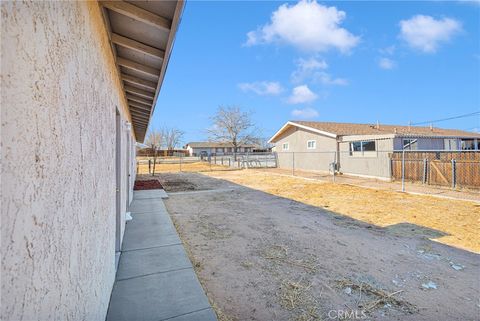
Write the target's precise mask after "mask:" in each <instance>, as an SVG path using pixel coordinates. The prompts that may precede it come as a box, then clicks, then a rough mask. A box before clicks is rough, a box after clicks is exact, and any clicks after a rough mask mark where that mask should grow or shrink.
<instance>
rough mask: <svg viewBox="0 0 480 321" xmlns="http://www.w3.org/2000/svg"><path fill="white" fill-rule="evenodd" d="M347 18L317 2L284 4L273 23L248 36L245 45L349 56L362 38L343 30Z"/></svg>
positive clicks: (336, 10) (339, 11) (305, 1)
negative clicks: (279, 45) (333, 51)
mask: <svg viewBox="0 0 480 321" xmlns="http://www.w3.org/2000/svg"><path fill="white" fill-rule="evenodd" d="M345 17H346V14H345V12H344V11H341V10H338V9H337V8H336V7H333V6H332V7H327V6H324V5H321V4H318V3H317V1H316V0H313V1H308V0H302V1H300V2H298V3H296V4H294V5H288V4H283V5H281V6H280V7H279V8H278V9H277V10H276V11H274V12H273V13H272V16H271V18H270V23H267V24H266V25H264V26H263V27H260V28H259V29H257V30H255V31H250V32H249V33H247V41H246V43H245V45H246V46H253V45H257V44H264V43H285V44H289V45H292V46H294V47H295V48H298V49H300V50H304V51H310V52H325V51H328V50H330V49H337V50H339V51H340V52H342V53H347V52H349V51H350V50H351V49H352V48H353V47H355V46H356V45H357V44H358V42H359V41H360V38H359V37H357V36H355V35H353V34H352V33H350V32H349V31H348V30H346V29H345V28H342V27H340V25H341V23H342V22H343V20H345Z"/></svg>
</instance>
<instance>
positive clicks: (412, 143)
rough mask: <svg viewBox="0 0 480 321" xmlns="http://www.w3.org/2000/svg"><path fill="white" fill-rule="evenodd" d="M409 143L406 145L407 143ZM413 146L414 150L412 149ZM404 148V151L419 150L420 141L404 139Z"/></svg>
mask: <svg viewBox="0 0 480 321" xmlns="http://www.w3.org/2000/svg"><path fill="white" fill-rule="evenodd" d="M406 141H408V143H406V144H405V142H406ZM412 146H413V147H414V148H412ZM402 148H403V149H404V150H417V149H418V139H416V138H402Z"/></svg>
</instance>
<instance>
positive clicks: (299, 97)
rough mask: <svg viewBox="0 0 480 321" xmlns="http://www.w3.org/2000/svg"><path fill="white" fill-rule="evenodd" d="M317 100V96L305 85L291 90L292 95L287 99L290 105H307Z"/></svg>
mask: <svg viewBox="0 0 480 321" xmlns="http://www.w3.org/2000/svg"><path fill="white" fill-rule="evenodd" d="M317 98H318V96H317V94H315V93H314V92H313V91H311V90H310V88H308V86H307V85H301V86H297V87H295V88H293V91H292V95H291V96H290V97H289V98H288V102H289V103H290V104H303V103H309V102H312V101H314V100H316V99H317Z"/></svg>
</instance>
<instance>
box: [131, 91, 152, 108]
mask: <svg viewBox="0 0 480 321" xmlns="http://www.w3.org/2000/svg"><path fill="white" fill-rule="evenodd" d="M127 99H128V100H132V101H136V102H137V103H141V104H145V105H147V106H152V104H153V100H152V99H145V98H141V97H137V96H134V95H131V94H128V93H127Z"/></svg>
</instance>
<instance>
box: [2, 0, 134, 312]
mask: <svg viewBox="0 0 480 321" xmlns="http://www.w3.org/2000/svg"><path fill="white" fill-rule="evenodd" d="M1 14H2V26H1V46H2V47H1V69H2V74H1V88H2V91H1V123H2V127H1V154H2V164H1V166H2V169H1V170H2V176H1V179H2V185H1V186H2V187H1V189H2V191H1V194H2V195H1V204H2V222H1V242H2V267H1V276H2V278H1V297H2V304H1V319H2V320H48V321H54V320H59V321H65V320H104V319H105V315H106V312H107V307H108V302H109V296H110V292H111V289H112V285H113V281H114V277H115V228H116V216H115V210H116V208H115V200H116V195H115V193H116V191H115V190H116V181H115V156H116V155H115V143H116V140H115V139H116V110H118V112H119V114H120V120H121V122H120V125H121V126H120V127H121V135H120V137H121V142H120V145H121V147H122V151H123V152H122V154H121V161H120V165H121V168H120V170H121V171H122V173H127V172H129V173H130V174H131V176H130V180H132V179H133V177H134V172H133V171H134V169H135V166H132V164H133V162H134V157H130V162H129V164H130V166H127V163H126V159H127V158H126V157H127V156H126V155H127V153H128V152H130V153H131V154H130V156H132V155H134V150H133V146H134V144H133V141H134V137H132V134H131V133H130V132H129V131H128V130H127V129H128V127H126V126H125V122H126V121H128V120H129V119H128V116H127V115H128V112H127V110H126V108H127V107H126V102H125V101H124V98H123V94H122V93H121V88H120V86H121V84H120V82H119V80H118V79H119V78H118V75H117V74H116V72H117V71H116V69H115V65H114V61H113V56H112V54H111V49H110V47H109V44H108V39H107V34H106V31H105V27H104V25H103V22H102V17H101V12H100V8H99V6H98V4H97V3H96V2H60V1H58V2H40V1H37V2H26V3H23V2H6V1H4V2H2V3H1ZM127 140H128V141H129V144H128V145H129V146H130V148H131V150H130V151H127ZM127 179H128V178H127V175H122V181H121V184H122V186H126V185H127ZM127 194H130V195H129V198H130V197H131V194H132V193H131V191H127V190H126V189H122V190H121V199H120V203H121V204H122V209H121V211H122V213H123V212H125V208H126V206H127V203H128V202H127ZM122 217H123V216H122ZM122 220H123V218H122ZM121 225H122V226H124V224H123V223H122V224H121Z"/></svg>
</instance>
